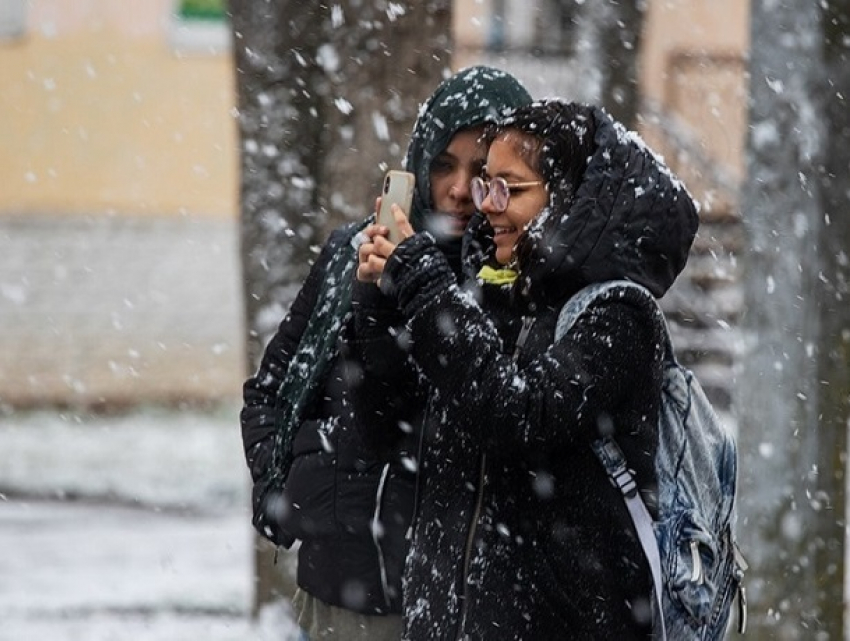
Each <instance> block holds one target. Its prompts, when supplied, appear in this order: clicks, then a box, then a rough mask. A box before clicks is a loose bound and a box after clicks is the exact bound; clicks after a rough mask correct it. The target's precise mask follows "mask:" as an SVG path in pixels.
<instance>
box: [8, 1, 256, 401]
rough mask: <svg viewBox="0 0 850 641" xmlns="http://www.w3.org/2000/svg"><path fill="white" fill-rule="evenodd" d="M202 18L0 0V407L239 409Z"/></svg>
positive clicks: (234, 297)
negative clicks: (222, 404)
mask: <svg viewBox="0 0 850 641" xmlns="http://www.w3.org/2000/svg"><path fill="white" fill-rule="evenodd" d="M204 4H207V5H208V4H210V3H203V2H200V3H192V2H187V3H181V2H174V3H173V2H172V1H171V0H146V1H145V2H131V3H128V2H124V1H123V0H79V1H78V0H74V1H69V0H29V1H28V2H24V0H0V86H2V87H3V91H2V93H0V181H2V182H0V185H2V186H0V247H2V250H0V403H2V404H5V405H13V406H30V405H38V404H66V403H70V404H75V405H78V404H82V405H92V404H94V405H99V404H105V405H115V404H134V403H137V402H139V401H141V402H163V401H166V402H172V401H174V402H180V401H184V400H189V401H192V400H206V399H218V398H222V397H225V398H226V397H233V396H235V395H236V394H237V393H238V386H239V384H240V383H241V379H242V378H243V375H244V367H245V366H244V357H243V347H242V345H241V341H242V336H241V325H242V321H241V307H242V303H241V302H242V299H241V295H242V294H241V289H240V287H239V286H238V285H239V283H238V270H237V264H238V253H237V244H236V243H237V234H236V221H237V189H238V185H237V170H238V157H237V150H236V126H235V121H234V113H233V103H234V97H233V96H234V89H233V78H232V75H233V74H232V68H231V63H230V57H229V50H228V38H229V33H228V30H227V26H226V23H225V21H224V16H223V15H222V14H221V12H219V14H218V15H216V14H215V12H214V11H213V12H211V13H210V12H207V13H204V12H203V5H204ZM213 4H214V3H213Z"/></svg>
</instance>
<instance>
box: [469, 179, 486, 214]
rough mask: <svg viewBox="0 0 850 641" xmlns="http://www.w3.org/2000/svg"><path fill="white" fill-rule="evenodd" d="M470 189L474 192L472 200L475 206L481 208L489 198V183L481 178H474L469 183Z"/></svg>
mask: <svg viewBox="0 0 850 641" xmlns="http://www.w3.org/2000/svg"><path fill="white" fill-rule="evenodd" d="M469 190H470V191H471V192H472V202H473V204H474V205H475V208H476V209H481V205H483V204H484V200H485V199H486V198H487V185H486V184H485V182H484V181H483V180H482V179H481V178H473V179H472V182H471V183H470V184H469Z"/></svg>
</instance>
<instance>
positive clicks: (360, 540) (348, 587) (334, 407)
mask: <svg viewBox="0 0 850 641" xmlns="http://www.w3.org/2000/svg"><path fill="white" fill-rule="evenodd" d="M349 236H350V234H349V233H348V232H347V229H345V228H342V229H339V230H337V231H335V232H334V233H333V234H332V235H331V237H330V239H329V240H328V242H327V244H326V245H325V247H324V249H323V250H322V253H321V254H320V256H319V258H318V260H317V261H316V263H315V264H314V265H313V267H312V269H311V271H310V274H309V276H308V277H307V279H306V280H305V282H304V285H303V286H302V288H301V290H300V291H299V293H298V295H297V297H296V299H295V301H294V302H293V304H292V306H291V308H290V311H289V314H287V316H286V318H284V320H283V321H282V322H281V324H280V327H279V328H278V331H277V332H276V334H275V336H274V337H273V338H272V340H271V342H270V343H269V345H268V347H267V348H266V351H265V354H264V356H263V359H262V362H261V364H260V367H259V369H258V371H257V373H256V374H255V375H254V376H252V377H251V378H249V379H248V380H247V381H246V382H245V385H244V398H245V405H244V407H243V409H242V414H241V419H242V433H243V442H244V446H245V451H246V455H247V456H248V461H249V466H250V469H251V475H252V478H253V480H254V491H253V497H254V501H253V504H254V519H253V520H254V525H255V526H256V527H257V529H258V531H260V532H261V533H262V534H264V535H265V536H266V537H268V538H269V539H270V540H271V541H272V542H274V543H276V544H278V545H285V546H287V547H289V546H290V545H291V544H292V543H293V541H294V540H295V539H300V540H301V546H300V547H299V549H298V570H297V572H298V576H297V580H298V585H299V586H300V587H301V588H303V589H306V590H307V591H308V592H310V594H312V595H314V596H316V597H318V598H319V599H321V600H322V601H324V602H325V603H328V604H331V605H337V606H339V607H344V608H347V609H350V610H354V611H358V612H363V613H366V614H380V613H387V612H396V613H398V612H401V594H400V586H401V572H402V567H403V562H404V557H405V555H406V553H407V547H408V543H407V541H406V539H405V534H406V531H407V529H408V527H409V523H410V518H411V513H412V510H413V502H414V497H413V480H414V479H413V475H412V474H411V473H410V472H409V471H406V470H405V469H404V468H403V467H402V466H401V464H400V463H395V464H393V465H389V464H386V463H384V462H382V461H380V460H378V459H377V458H376V456H375V455H374V453H373V452H372V451H371V450H370V449H369V448H368V447H366V445H365V444H364V442H363V440H362V438H361V437H360V434H359V432H358V431H357V430H356V429H355V424H354V417H353V410H352V402H351V400H350V395H351V387H352V385H356V384H357V376H356V365H354V364H353V363H352V362H351V360H350V359H349V358H348V357H347V352H348V349H349V348H348V345H349V343H350V341H351V337H350V334H351V327H352V326H353V325H352V323H353V321H351V320H349V321H348V322H347V324H346V327H345V328H344V330H343V332H342V333H341V335H340V338H339V340H338V345H337V349H338V352H339V356H338V357H336V358H335V359H334V360H333V362H332V364H331V366H330V370H329V372H328V373H327V374H326V376H325V382H324V384H323V386H322V390H321V393H320V394H319V395H318V396H319V398H317V399H316V400H315V402H313V404H312V405H311V407H310V408H308V410H307V412H306V416H305V420H304V421H303V423H302V425H301V426H300V429H299V430H298V432H297V434H296V436H295V439H294V441H293V455H294V461H293V464H292V468H291V470H290V472H289V475H288V478H287V482H286V484H285V485H284V487H283V488H282V494H281V493H280V492H268V491H267V490H268V488H267V484H268V479H269V477H270V467H271V463H270V462H271V458H272V448H273V434H274V412H275V400H276V394H277V390H278V388H279V387H280V383H281V380H282V378H283V375H284V373H285V372H286V367H287V364H288V363H289V359H290V358H291V357H292V355H293V353H294V351H295V349H296V348H297V346H298V342H299V340H300V338H301V336H302V335H303V333H304V329H305V325H306V323H307V322H308V320H309V318H310V315H311V312H312V310H313V307H314V306H315V305H316V296H317V292H318V290H319V287H320V284H321V283H322V281H323V280H324V279H325V277H326V274H325V267H326V265H327V262H328V260H329V259H330V257H331V256H332V255H333V254H334V253H335V252H336V251H338V250H339V246H340V243H341V242H345V241H346V240H347V238H348V237H349ZM354 298H355V304H356V303H357V300H358V295H357V293H355V295H354ZM385 342H386V343H387V345H385V346H380V347H378V348H377V350H376V351H377V353H379V354H382V355H384V356H385V357H386V358H389V359H393V358H397V357H394V356H393V353H394V352H393V351H392V350H394V349H395V351H398V348H397V347H395V345H394V343H393V342H392V341H385ZM401 357H402V358H403V357H404V355H402V356H401ZM403 458H404V452H403V446H401V449H400V450H399V451H398V452H397V454H396V457H395V459H396V460H398V461H400V460H402V459H403ZM373 518H377V519H378V521H379V523H380V524H381V525H380V527H381V532H380V535H379V536H376V532H375V530H374V528H373V526H372V520H373Z"/></svg>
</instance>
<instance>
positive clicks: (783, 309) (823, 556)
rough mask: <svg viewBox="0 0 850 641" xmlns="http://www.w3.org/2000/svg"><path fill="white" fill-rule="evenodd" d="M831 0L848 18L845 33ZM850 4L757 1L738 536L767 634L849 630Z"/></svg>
mask: <svg viewBox="0 0 850 641" xmlns="http://www.w3.org/2000/svg"><path fill="white" fill-rule="evenodd" d="M827 4H828V5H829V6H831V7H832V8H833V9H834V10H835V11H837V12H838V13H841V14H842V15H843V19H842V20H841V21H839V24H841V26H840V27H839V28H838V30H839V32H840V35H838V36H837V37H836V36H832V37H829V35H828V34H829V31H830V30H831V29H833V26H834V25H833V23H832V21H831V19H830V17H829V13H830V11H831V10H830V9H829V8H823V7H826V6H827ZM822 5H823V6H822ZM839 5H840V6H841V7H842V8H841V9H840V10H839ZM847 5H848V2H847V0H841V2H832V3H812V2H809V1H808V0H780V1H778V2H764V1H756V2H754V3H753V6H752V16H751V24H752V34H751V35H752V39H751V42H752V51H751V62H750V72H751V76H750V77H751V89H750V93H751V113H750V138H749V141H748V146H749V158H750V164H749V177H748V180H747V184H746V188H745V190H744V195H743V211H744V213H745V215H744V221H745V227H746V229H747V232H748V235H749V239H748V240H749V245H750V252H749V254H748V255H747V257H746V259H745V261H744V263H745V284H744V287H745V292H746V313H745V315H744V320H743V329H744V332H745V336H746V349H745V352H746V353H745V355H744V358H743V359H742V367H741V372H740V379H739V383H740V384H739V385H738V390H739V397H738V398H737V399H736V400H737V403H736V405H737V407H738V414H739V418H740V435H739V446H740V454H741V460H740V467H739V476H740V479H739V496H740V502H739V510H740V517H739V534H740V539H741V542H742V545H743V548H744V553H745V555H746V556H747V557H748V560H749V561H750V564H751V569H750V572H749V574H748V580H747V584H748V586H749V592H750V625H751V627H752V634H753V635H754V636H755V637H757V638H768V637H769V638H774V639H798V638H800V636H801V635H802V636H805V637H811V638H825V639H826V638H829V639H843V638H844V632H843V630H844V622H843V619H844V611H843V610H844V608H843V602H844V521H845V496H846V490H845V461H846V451H847V425H848V423H847V421H848V414H850V412H848V394H850V385H848V367H850V359H848V342H849V341H850V336H848V332H847V328H848V327H850V305H848V301H847V300H846V299H847V276H848V266H847V253H846V252H847V250H846V247H847V246H848V241H850V227H848V223H847V216H846V213H845V212H846V211H847V206H848V198H847V193H848V187H850V184H849V183H850V180H848V171H847V167H848V156H847V153H848V152H847V149H848V148H849V147H850V130H848V121H847V116H846V114H847V104H846V97H847V96H848V95H850V93H848V92H850V84H848V73H847V49H846V44H844V41H843V40H842V38H843V39H846V38H847V37H848V30H847V19H846V18H847ZM831 25H833V26H831ZM842 47H843V48H842Z"/></svg>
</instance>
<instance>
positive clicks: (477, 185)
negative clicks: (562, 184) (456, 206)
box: [469, 176, 543, 213]
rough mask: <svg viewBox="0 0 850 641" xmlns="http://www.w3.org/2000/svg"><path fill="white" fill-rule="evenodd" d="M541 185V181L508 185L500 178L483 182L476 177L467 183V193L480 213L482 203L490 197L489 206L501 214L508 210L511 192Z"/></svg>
mask: <svg viewBox="0 0 850 641" xmlns="http://www.w3.org/2000/svg"><path fill="white" fill-rule="evenodd" d="M542 184H543V181H542V180H532V181H530V182H523V183H509V182H508V181H507V180H505V179H504V178H501V177H499V178H493V179H492V180H484V179H483V178H479V177H478V176H476V177H475V178H473V179H472V180H471V181H470V183H469V191H470V192H471V193H472V202H473V203H474V204H475V208H476V209H478V210H479V211H480V210H481V207H482V206H483V205H484V201H485V200H487V196H490V205H491V206H492V208H493V209H495V210H496V211H497V212H499V213H501V212H503V211H505V210H506V209H507V208H508V203H509V202H510V200H511V192H513V191H516V190H518V189H527V188H528V187H534V186H535V185H542Z"/></svg>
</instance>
